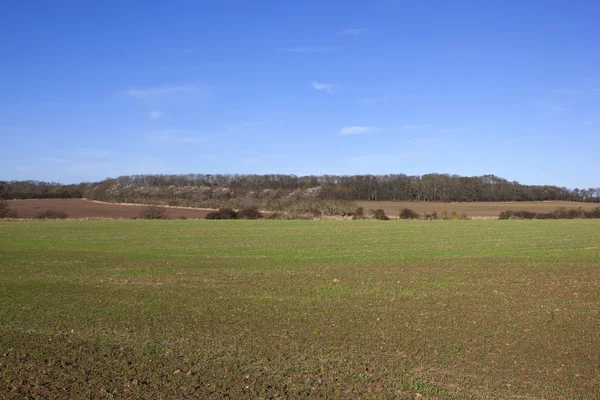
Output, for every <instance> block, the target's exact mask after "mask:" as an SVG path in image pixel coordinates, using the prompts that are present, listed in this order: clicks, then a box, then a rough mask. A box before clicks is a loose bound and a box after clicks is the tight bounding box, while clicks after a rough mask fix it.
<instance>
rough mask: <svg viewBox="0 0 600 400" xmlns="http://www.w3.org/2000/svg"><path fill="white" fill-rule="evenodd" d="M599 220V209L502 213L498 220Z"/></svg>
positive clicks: (560, 209)
mask: <svg viewBox="0 0 600 400" xmlns="http://www.w3.org/2000/svg"><path fill="white" fill-rule="evenodd" d="M577 218H600V207H596V208H594V209H593V210H590V211H585V210H583V209H582V208H581V207H579V208H565V207H561V208H557V209H556V210H554V211H551V212H549V213H535V212H532V211H503V212H501V213H500V215H499V216H498V219H577Z"/></svg>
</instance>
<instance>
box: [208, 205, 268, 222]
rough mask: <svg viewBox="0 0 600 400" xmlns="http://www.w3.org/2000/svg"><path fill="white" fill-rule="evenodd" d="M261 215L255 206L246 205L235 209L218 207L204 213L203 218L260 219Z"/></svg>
mask: <svg viewBox="0 0 600 400" xmlns="http://www.w3.org/2000/svg"><path fill="white" fill-rule="evenodd" d="M262 217H263V215H262V214H261V213H260V212H259V211H258V209H257V208H255V207H248V208H244V209H242V210H240V211H239V212H238V211H235V210H233V209H231V208H220V209H219V210H218V211H211V212H209V213H208V214H206V217H204V218H205V219H261V218H262Z"/></svg>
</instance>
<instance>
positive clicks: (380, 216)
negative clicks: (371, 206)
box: [370, 208, 390, 221]
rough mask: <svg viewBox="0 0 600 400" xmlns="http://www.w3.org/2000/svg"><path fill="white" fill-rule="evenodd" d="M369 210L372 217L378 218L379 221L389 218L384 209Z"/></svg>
mask: <svg viewBox="0 0 600 400" xmlns="http://www.w3.org/2000/svg"><path fill="white" fill-rule="evenodd" d="M370 211H371V214H372V215H373V218H374V219H378V220H381V221H387V220H389V219H390V217H388V216H387V215H385V211H383V210H382V209H381V208H378V209H377V210H370Z"/></svg>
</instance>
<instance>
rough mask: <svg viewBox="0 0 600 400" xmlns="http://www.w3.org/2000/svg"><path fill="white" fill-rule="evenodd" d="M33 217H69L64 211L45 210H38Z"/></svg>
mask: <svg viewBox="0 0 600 400" xmlns="http://www.w3.org/2000/svg"><path fill="white" fill-rule="evenodd" d="M35 217H36V218H37V219H66V218H69V214H67V213H66V212H64V211H57V210H46V211H40V212H39V213H37V214H36V216H35Z"/></svg>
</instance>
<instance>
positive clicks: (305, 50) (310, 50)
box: [279, 47, 335, 53]
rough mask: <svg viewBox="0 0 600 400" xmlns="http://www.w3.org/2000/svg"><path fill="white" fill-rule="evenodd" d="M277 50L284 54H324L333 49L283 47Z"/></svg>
mask: <svg viewBox="0 0 600 400" xmlns="http://www.w3.org/2000/svg"><path fill="white" fill-rule="evenodd" d="M279 50H280V51H283V52H286V53H324V52H327V51H333V50H335V49H334V48H332V47H285V48H283V49H279Z"/></svg>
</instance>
